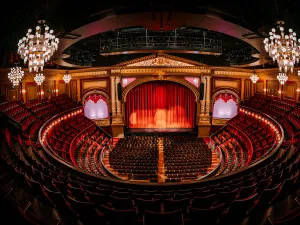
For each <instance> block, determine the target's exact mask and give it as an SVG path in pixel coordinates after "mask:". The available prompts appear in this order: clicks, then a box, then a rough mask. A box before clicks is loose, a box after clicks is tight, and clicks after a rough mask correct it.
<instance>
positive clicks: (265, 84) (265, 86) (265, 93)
mask: <svg viewBox="0 0 300 225" xmlns="http://www.w3.org/2000/svg"><path fill="white" fill-rule="evenodd" d="M264 95H268V90H267V80H266V79H265V80H264Z"/></svg>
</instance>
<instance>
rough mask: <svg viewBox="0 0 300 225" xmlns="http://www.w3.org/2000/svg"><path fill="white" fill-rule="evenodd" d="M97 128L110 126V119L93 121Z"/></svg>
mask: <svg viewBox="0 0 300 225" xmlns="http://www.w3.org/2000/svg"><path fill="white" fill-rule="evenodd" d="M93 121H94V122H95V123H96V125H97V126H100V127H108V126H110V119H109V118H107V119H101V120H93Z"/></svg>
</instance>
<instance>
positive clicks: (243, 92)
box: [241, 78, 245, 101]
mask: <svg viewBox="0 0 300 225" xmlns="http://www.w3.org/2000/svg"><path fill="white" fill-rule="evenodd" d="M241 81H242V83H241V101H244V100H245V78H242V80H241Z"/></svg>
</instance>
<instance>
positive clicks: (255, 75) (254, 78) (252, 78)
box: [250, 71, 259, 84]
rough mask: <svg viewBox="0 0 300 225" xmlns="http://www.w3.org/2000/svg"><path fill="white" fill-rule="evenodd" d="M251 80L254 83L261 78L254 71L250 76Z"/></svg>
mask: <svg viewBox="0 0 300 225" xmlns="http://www.w3.org/2000/svg"><path fill="white" fill-rule="evenodd" d="M250 80H251V81H252V83H254V84H255V83H256V82H257V81H258V80H259V76H257V74H255V71H254V73H253V74H252V75H251V76H250Z"/></svg>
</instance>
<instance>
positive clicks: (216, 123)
mask: <svg viewBox="0 0 300 225" xmlns="http://www.w3.org/2000/svg"><path fill="white" fill-rule="evenodd" d="M228 120H230V119H220V118H212V125H213V126H224V125H226V123H227V121H228Z"/></svg>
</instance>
